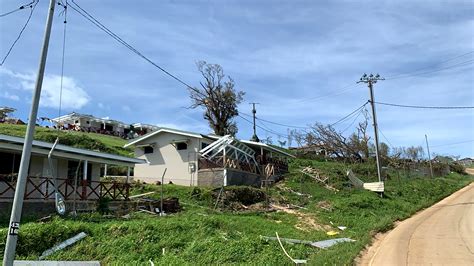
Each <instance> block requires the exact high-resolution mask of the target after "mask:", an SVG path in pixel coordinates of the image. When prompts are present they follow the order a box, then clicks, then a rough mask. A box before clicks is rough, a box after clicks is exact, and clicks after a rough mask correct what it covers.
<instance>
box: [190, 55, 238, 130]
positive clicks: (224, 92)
mask: <svg viewBox="0 0 474 266" xmlns="http://www.w3.org/2000/svg"><path fill="white" fill-rule="evenodd" d="M197 68H198V70H199V72H200V73H201V75H202V76H203V78H204V81H203V82H200V86H201V88H188V90H189V94H190V97H191V101H192V105H191V106H190V107H191V108H197V107H202V108H204V119H206V120H207V121H208V122H209V126H210V127H211V128H212V129H213V130H214V133H215V134H216V135H219V136H223V135H227V134H230V135H235V134H236V133H237V125H236V123H235V121H233V118H234V117H235V116H237V115H239V111H238V110H237V105H238V104H239V103H241V102H242V100H243V96H244V94H245V93H244V92H243V91H236V90H235V89H234V86H235V83H234V80H232V78H230V77H227V79H225V75H224V70H223V69H222V67H221V66H220V65H218V64H208V63H207V62H205V61H199V62H197Z"/></svg>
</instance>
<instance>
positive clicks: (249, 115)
mask: <svg viewBox="0 0 474 266" xmlns="http://www.w3.org/2000/svg"><path fill="white" fill-rule="evenodd" d="M239 114H243V115H245V116H248V117H253V116H252V115H251V114H246V113H244V112H239ZM256 119H257V120H260V121H264V122H267V123H270V124H274V125H278V126H282V127H291V128H301V129H306V128H309V127H303V126H292V125H286V124H281V123H277V122H272V121H270V120H266V119H263V118H259V117H256Z"/></svg>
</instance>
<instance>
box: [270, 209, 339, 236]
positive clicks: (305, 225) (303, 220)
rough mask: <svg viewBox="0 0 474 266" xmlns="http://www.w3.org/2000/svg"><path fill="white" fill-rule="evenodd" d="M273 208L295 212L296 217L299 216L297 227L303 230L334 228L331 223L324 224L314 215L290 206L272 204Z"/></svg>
mask: <svg viewBox="0 0 474 266" xmlns="http://www.w3.org/2000/svg"><path fill="white" fill-rule="evenodd" d="M272 208H274V209H276V210H277V211H282V212H286V213H289V214H293V215H295V216H296V217H298V221H299V222H298V224H296V225H295V228H296V229H299V230H301V231H306V232H308V231H311V230H319V231H328V230H332V227H331V226H329V225H324V224H321V223H319V222H318V221H316V219H315V218H314V217H312V216H311V215H310V214H307V213H304V212H301V211H298V210H296V209H291V208H288V207H284V206H281V205H275V204H273V205H272Z"/></svg>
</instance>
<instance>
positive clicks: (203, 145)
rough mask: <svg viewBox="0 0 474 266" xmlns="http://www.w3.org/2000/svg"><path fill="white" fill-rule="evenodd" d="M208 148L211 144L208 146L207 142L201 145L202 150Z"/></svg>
mask: <svg viewBox="0 0 474 266" xmlns="http://www.w3.org/2000/svg"><path fill="white" fill-rule="evenodd" d="M207 146H209V144H207V143H205V142H203V143H201V150H202V149H204V148H206V147H207Z"/></svg>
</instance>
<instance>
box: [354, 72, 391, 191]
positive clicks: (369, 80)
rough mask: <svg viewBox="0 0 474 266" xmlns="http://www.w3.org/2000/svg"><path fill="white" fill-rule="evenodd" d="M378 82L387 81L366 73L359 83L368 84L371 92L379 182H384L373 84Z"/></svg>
mask: <svg viewBox="0 0 474 266" xmlns="http://www.w3.org/2000/svg"><path fill="white" fill-rule="evenodd" d="M378 80H385V79H384V78H381V77H380V75H379V74H377V75H375V76H374V75H373V74H370V75H367V74H365V73H364V75H363V76H362V77H361V78H360V80H359V81H358V82H357V83H361V82H364V83H367V85H368V87H369V92H370V105H371V106H372V117H373V120H374V124H373V125H374V134H375V158H376V161H377V176H378V178H379V182H382V165H381V161H380V155H379V129H378V126H377V114H376V112H375V100H374V90H373V84H375V83H377V81H378Z"/></svg>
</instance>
